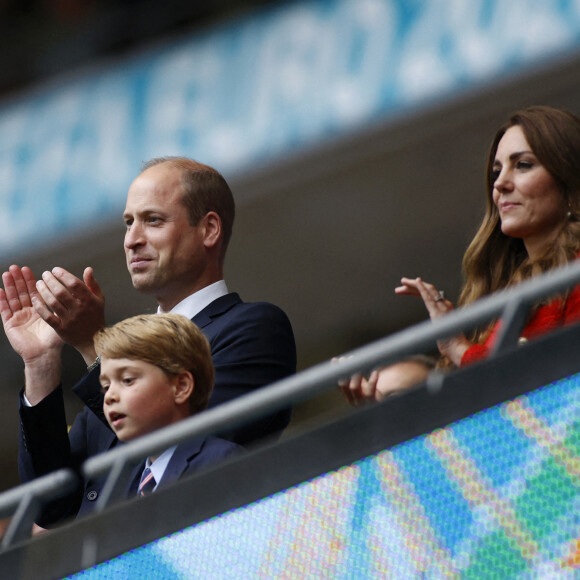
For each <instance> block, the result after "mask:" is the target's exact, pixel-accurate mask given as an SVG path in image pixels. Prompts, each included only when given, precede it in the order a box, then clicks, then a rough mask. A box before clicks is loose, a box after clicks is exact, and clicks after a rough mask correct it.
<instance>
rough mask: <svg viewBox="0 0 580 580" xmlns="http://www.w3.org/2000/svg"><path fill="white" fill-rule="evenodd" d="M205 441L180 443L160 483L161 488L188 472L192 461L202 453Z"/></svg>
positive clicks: (195, 440)
mask: <svg viewBox="0 0 580 580" xmlns="http://www.w3.org/2000/svg"><path fill="white" fill-rule="evenodd" d="M204 440H205V438H204V437H201V438H199V439H194V440H193V441H187V442H185V443H180V444H179V445H178V446H177V448H176V449H175V451H174V452H173V455H172V456H171V459H170V460H169V463H168V464H167V467H166V469H165V473H164V474H163V477H162V478H161V481H160V482H159V487H161V486H165V485H168V484H170V483H172V482H174V481H177V480H178V479H179V478H180V477H181V476H182V475H183V474H184V473H185V472H186V471H187V469H188V468H189V464H190V463H191V461H192V459H194V457H195V456H196V455H198V454H199V452H200V451H201V447H202V444H203V442H204Z"/></svg>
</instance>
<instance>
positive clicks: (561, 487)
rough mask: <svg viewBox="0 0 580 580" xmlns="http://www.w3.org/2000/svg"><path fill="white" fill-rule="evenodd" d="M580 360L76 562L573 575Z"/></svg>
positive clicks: (157, 568) (279, 573)
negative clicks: (113, 552)
mask: <svg viewBox="0 0 580 580" xmlns="http://www.w3.org/2000/svg"><path fill="white" fill-rule="evenodd" d="M579 387H580V374H579V375H573V376H570V377H568V378H565V379H562V380H559V381H556V382H554V383H552V384H549V385H547V386H544V387H541V388H539V389H536V390H534V391H531V392H529V393H527V394H526V395H523V396H519V397H517V398H514V399H512V400H510V401H506V402H504V403H502V404H499V405H496V406H494V407H490V408H488V409H485V410H483V411H480V412H478V413H475V414H473V415H471V416H468V417H465V418H464V419H461V420H459V421H456V422H454V423H452V424H449V425H447V426H445V427H443V428H440V429H435V430H434V431H431V432H430V433H427V434H426V435H423V436H420V437H415V438H412V439H410V440H408V441H405V442H403V443H401V444H398V445H395V446H394V447H391V448H390V449H385V450H383V451H381V452H379V453H376V454H373V455H370V456H368V457H365V458H363V459H361V460H359V461H356V462H354V463H350V464H348V465H344V466H343V467H342V468H340V469H337V470H334V471H331V472H328V473H326V474H324V475H321V476H320V477H316V478H314V479H311V480H309V481H305V482H303V483H301V484H299V485H296V486H293V487H290V488H288V489H286V490H284V491H282V492H279V493H275V494H273V495H271V496H269V497H265V498H263V499H261V500H259V501H256V502H253V503H250V504H248V505H245V506H244V507H241V508H239V509H235V510H232V511H230V512H226V513H224V514H221V515H219V516H217V517H214V518H211V519H208V520H206V521H203V522H201V523H199V524H196V525H194V526H192V527H189V528H186V529H183V530H181V531H179V532H177V533H174V534H171V535H169V536H166V537H163V538H160V539H159V540H157V541H155V542H153V543H150V544H147V545H144V546H142V547H139V548H137V549H135V550H132V551H130V552H127V553H125V554H123V555H121V556H119V557H117V558H114V559H112V560H110V561H107V562H104V563H101V564H99V565H97V566H95V567H93V568H89V569H87V570H84V571H83V572H80V573H78V574H75V575H73V576H69V578H71V579H72V578H74V579H77V578H79V579H80V578H82V579H83V580H105V579H107V580H108V579H113V578H137V577H143V578H145V577H146V578H157V579H159V578H168V579H169V578H171V579H191V578H204V579H206V578H207V579H209V578H212V579H218V578H232V579H233V578H236V579H239V578H245V579H248V578H250V579H251V578H264V579H270V578H332V579H337V578H365V579H367V578H369V579H370V578H377V579H378V578H381V579H382V578H397V579H398V578H405V579H406V578H411V579H412V578H429V579H439V578H478V579H480V578H522V579H523V578H575V577H578V574H580V509H579V508H580V458H579V450H580V421H579V411H578V410H579V409H580V388H579Z"/></svg>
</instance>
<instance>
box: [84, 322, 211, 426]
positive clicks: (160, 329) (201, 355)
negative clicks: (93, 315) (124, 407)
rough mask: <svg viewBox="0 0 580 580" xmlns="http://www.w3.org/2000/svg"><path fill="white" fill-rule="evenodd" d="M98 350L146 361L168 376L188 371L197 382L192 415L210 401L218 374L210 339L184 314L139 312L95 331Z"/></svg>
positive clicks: (108, 356) (115, 356) (104, 353)
mask: <svg viewBox="0 0 580 580" xmlns="http://www.w3.org/2000/svg"><path fill="white" fill-rule="evenodd" d="M95 350H96V351H97V353H98V354H99V356H104V357H107V358H116V359H118V358H129V359H135V360H141V361H145V362H147V363H150V364H152V365H155V366H157V367H159V368H160V369H161V370H163V371H164V372H165V373H166V374H167V375H169V376H173V375H177V374H179V373H180V372H183V371H189V372H190V373H191V374H192V375H193V379H194V381H195V384H194V389H193V393H192V395H191V397H190V399H189V405H190V411H191V414H192V415H193V414H194V413H198V412H199V411H202V410H203V409H205V408H206V407H207V405H208V403H209V398H210V396H211V393H212V390H213V383H214V374H215V371H214V367H213V361H212V358H211V349H210V346H209V342H208V341H207V338H206V337H205V336H204V334H203V333H202V332H201V330H200V329H199V328H198V327H197V326H196V325H195V324H194V323H193V322H192V321H191V320H189V318H186V317H185V316H183V315H181V314H140V315H138V316H133V317H131V318H127V319H125V320H122V321H121V322H118V323H117V324H115V325H114V326H111V327H109V328H104V329H102V330H100V331H98V332H97V334H95Z"/></svg>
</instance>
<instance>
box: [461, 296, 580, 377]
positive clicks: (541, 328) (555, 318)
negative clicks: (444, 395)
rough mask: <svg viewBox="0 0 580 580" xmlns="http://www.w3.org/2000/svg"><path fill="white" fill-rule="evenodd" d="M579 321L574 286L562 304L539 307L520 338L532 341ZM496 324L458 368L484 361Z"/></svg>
mask: <svg viewBox="0 0 580 580" xmlns="http://www.w3.org/2000/svg"><path fill="white" fill-rule="evenodd" d="M579 320H580V286H576V287H575V288H574V289H573V290H572V292H570V294H569V295H568V297H567V298H566V302H565V303H564V304H563V303H562V300H553V301H552V302H549V303H548V304H544V305H543V306H540V307H539V308H538V309H537V310H536V311H535V312H534V314H533V315H532V317H531V318H530V320H529V321H528V323H527V324H526V327H525V328H524V330H523V331H522V337H524V338H527V339H528V340H532V339H534V338H536V337H538V336H541V335H542V334H546V333H547V332H550V331H552V330H555V329H556V328H558V327H560V326H565V325H567V324H572V323H574V322H578V321H579ZM499 325H500V322H498V323H497V324H496V325H495V326H494V328H493V330H492V332H491V333H490V335H489V336H488V337H487V340H486V341H485V342H484V343H483V344H474V345H473V346H470V347H469V348H468V349H467V350H466V351H465V353H464V355H463V357H462V358H461V363H460V365H459V366H462V367H463V366H466V365H469V364H472V363H474V362H477V361H478V360H481V359H484V358H485V357H486V356H487V355H488V353H489V350H490V348H491V346H492V345H493V341H494V340H495V336H496V335H497V331H498V329H499Z"/></svg>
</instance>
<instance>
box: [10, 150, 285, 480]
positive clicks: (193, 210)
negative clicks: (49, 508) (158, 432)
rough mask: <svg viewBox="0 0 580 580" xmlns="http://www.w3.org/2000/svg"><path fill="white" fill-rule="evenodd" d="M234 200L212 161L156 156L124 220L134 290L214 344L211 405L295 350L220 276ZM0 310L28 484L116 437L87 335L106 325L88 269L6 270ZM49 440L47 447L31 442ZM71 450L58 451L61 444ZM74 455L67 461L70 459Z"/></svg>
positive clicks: (265, 376)
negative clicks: (20, 381) (73, 409)
mask: <svg viewBox="0 0 580 580" xmlns="http://www.w3.org/2000/svg"><path fill="white" fill-rule="evenodd" d="M234 212H235V209H234V201H233V196H232V194H231V191H230V189H229V186H228V185H227V183H226V181H225V180H224V178H223V177H222V176H221V175H220V174H219V173H218V172H217V171H215V170H214V169H213V168H211V167H208V166H205V165H202V164H200V163H197V162H195V161H192V160H189V159H185V158H162V159H155V160H152V161H151V162H149V163H148V164H146V165H145V168H144V170H143V171H142V173H141V174H140V175H139V176H138V177H137V178H136V179H135V181H134V182H133V183H132V184H131V187H130V189H129V193H128V196H127V204H126V208H125V212H124V219H125V223H126V226H127V230H126V234H125V243H124V247H125V254H126V258H127V268H128V270H129V273H130V275H131V279H132V282H133V285H134V287H135V288H136V289H137V290H139V291H140V292H142V293H146V294H150V295H152V296H153V297H154V298H155V299H156V301H157V303H158V306H159V312H175V313H179V314H184V315H186V316H187V317H188V318H191V319H193V320H194V322H196V324H198V325H199V326H200V327H201V328H202V330H203V332H204V334H205V335H206V337H207V338H208V340H209V342H210V345H211V352H212V357H213V362H214V366H215V369H216V381H215V389H214V393H213V396H212V398H211V400H210V404H209V406H210V407H211V406H215V405H216V404H219V403H222V402H224V401H228V400H231V399H233V398H235V397H237V396H240V395H243V394H245V393H249V392H251V391H253V390H255V389H256V388H260V387H262V386H265V385H267V384H270V383H272V382H275V381H276V380H279V379H282V378H284V377H286V376H288V375H290V374H292V373H293V372H295V368H296V349H295V343H294V337H293V333H292V329H291V326H290V323H289V321H288V319H287V317H286V315H285V314H284V313H283V312H282V311H281V310H280V309H279V308H277V307H276V306H273V305H271V304H268V303H244V302H242V300H241V299H240V297H239V296H238V295H237V294H235V293H230V292H229V291H228V289H227V286H226V284H225V281H224V280H223V268H224V260H225V255H226V250H227V246H228V243H229V240H230V237H231V232H232V226H233V221H234ZM2 278H3V283H4V290H2V289H0V312H1V314H2V321H3V324H4V329H5V331H6V334H7V336H8V338H9V340H10V342H11V344H12V346H13V348H14V349H15V351H16V352H17V353H18V354H20V356H21V357H22V358H23V361H24V363H25V365H24V366H25V390H24V393H23V397H22V399H21V406H20V413H21V423H22V429H21V446H20V453H19V466H20V471H21V477H22V478H23V480H24V481H28V480H29V479H31V478H33V477H38V476H39V475H43V474H44V473H47V472H49V471H52V470H54V469H58V468H60V467H65V466H70V464H71V460H72V462H73V465H79V464H80V463H81V462H82V461H83V460H84V459H86V458H87V457H89V456H91V455H93V454H95V453H99V452H102V451H105V450H107V449H109V448H111V447H112V446H114V445H115V444H116V437H115V434H114V433H113V432H112V431H111V430H110V429H109V428H108V427H107V426H106V424H105V422H104V417H103V413H102V403H103V397H102V394H101V392H100V386H99V383H98V375H99V364H98V359H97V358H96V351H95V349H94V345H93V336H94V334H95V332H96V331H97V330H99V329H100V328H103V327H104V326H105V322H104V318H105V317H104V296H103V293H102V291H101V289H100V288H99V285H98V283H97V282H96V280H95V278H94V275H93V271H92V268H90V267H89V268H86V269H85V272H84V274H83V280H82V281H81V280H80V279H78V278H77V277H75V276H73V275H72V274H70V273H69V272H67V271H66V270H64V269H62V268H54V269H53V270H52V271H51V272H44V273H43V275H42V279H41V280H39V281H38V282H36V280H35V278H34V275H33V274H32V272H31V271H30V270H29V269H28V268H26V267H24V268H19V267H18V266H11V267H10V268H9V270H8V271H7V272H4V274H3V276H2ZM65 342H67V343H69V344H71V345H72V346H73V347H75V348H76V349H77V350H78V351H79V353H80V354H81V355H82V356H83V358H84V360H85V361H86V362H87V365H88V373H87V375H85V377H83V379H82V380H81V381H80V382H79V383H78V384H77V385H76V386H75V388H74V390H75V392H76V393H77V394H78V395H79V396H80V397H81V399H82V400H83V401H84V402H85V404H86V407H85V409H84V410H83V412H82V413H81V414H80V415H79V416H78V417H77V419H76V420H75V422H74V424H73V427H72V428H71V431H70V437H69V438H67V440H66V442H65V441H64V439H63V438H62V436H59V435H54V433H58V430H59V427H58V425H62V421H61V416H64V407H63V401H62V391H61V387H60V374H61V366H60V365H61V358H60V353H61V349H62V345H63V344H64V343H65ZM288 421H289V410H285V411H281V412H279V413H277V414H275V415H273V416H269V417H265V418H261V419H259V420H257V421H255V422H253V423H251V424H249V425H243V426H241V427H240V428H239V429H235V430H233V431H232V432H230V433H227V434H225V435H226V436H228V437H229V438H230V439H231V440H232V441H235V442H237V443H240V444H249V443H252V442H253V441H256V440H257V439H260V438H263V437H268V436H276V435H277V434H279V433H280V432H281V430H282V429H284V427H285V426H286V425H287V423H288ZM51 438H55V439H58V440H57V441H56V440H55V441H53V443H54V445H53V446H52V449H51V451H50V452H49V453H41V454H38V453H35V452H34V451H35V450H36V449H38V446H39V443H40V442H42V443H43V445H42V447H43V448H44V449H46V446H45V445H44V444H45V443H46V441H47V440H49V439H51ZM69 439H70V448H66V449H63V446H64V447H66V446H68V445H69ZM71 458H72V459H71Z"/></svg>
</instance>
